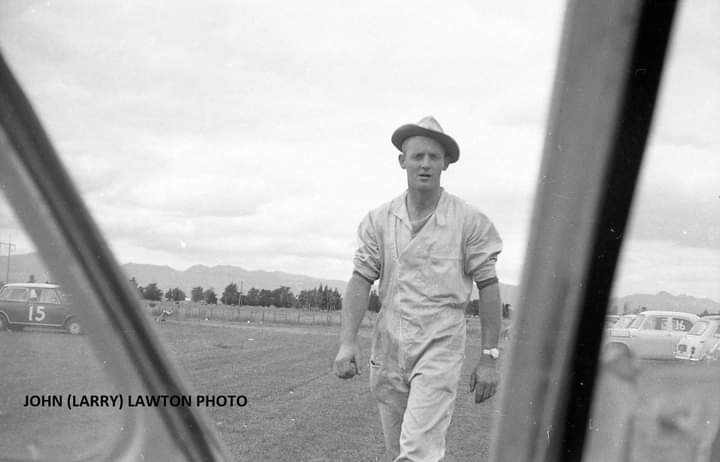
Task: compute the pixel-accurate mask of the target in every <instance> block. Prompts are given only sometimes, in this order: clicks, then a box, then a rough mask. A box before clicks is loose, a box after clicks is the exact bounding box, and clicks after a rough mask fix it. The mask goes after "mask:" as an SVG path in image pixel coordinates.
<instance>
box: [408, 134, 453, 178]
mask: <svg viewBox="0 0 720 462" xmlns="http://www.w3.org/2000/svg"><path fill="white" fill-rule="evenodd" d="M402 147H403V153H402V154H400V156H399V157H398V160H399V161H400V166H401V167H402V168H403V169H405V170H406V171H407V177H408V188H409V189H416V190H421V191H431V190H435V189H439V188H440V175H441V174H442V172H443V170H445V169H447V167H448V162H447V160H446V159H445V150H444V149H443V147H442V145H441V144H440V143H438V142H437V141H435V140H434V139H432V138H426V137H424V136H413V137H411V138H408V139H407V140H405V142H404V143H403V146H402Z"/></svg>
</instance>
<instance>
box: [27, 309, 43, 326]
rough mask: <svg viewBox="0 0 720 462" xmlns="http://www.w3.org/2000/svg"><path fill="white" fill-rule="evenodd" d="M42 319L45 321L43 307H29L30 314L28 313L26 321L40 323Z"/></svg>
mask: <svg viewBox="0 0 720 462" xmlns="http://www.w3.org/2000/svg"><path fill="white" fill-rule="evenodd" d="M43 319H45V307H44V306H33V305H30V313H28V320H30V321H38V322H40V321H42V320H43Z"/></svg>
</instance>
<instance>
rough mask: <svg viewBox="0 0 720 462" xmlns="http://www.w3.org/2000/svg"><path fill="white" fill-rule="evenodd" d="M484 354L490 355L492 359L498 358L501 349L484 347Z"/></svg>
mask: <svg viewBox="0 0 720 462" xmlns="http://www.w3.org/2000/svg"><path fill="white" fill-rule="evenodd" d="M482 354H483V356H490V357H491V358H492V359H498V358H499V357H500V350H498V349H497V348H483V351H482Z"/></svg>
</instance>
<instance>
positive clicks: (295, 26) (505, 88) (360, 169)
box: [0, 0, 720, 284]
mask: <svg viewBox="0 0 720 462" xmlns="http://www.w3.org/2000/svg"><path fill="white" fill-rule="evenodd" d="M563 7H564V3H563V2H560V1H556V2H549V3H548V2H542V3H537V4H536V3H533V4H515V3H512V2H510V3H507V2H505V3H502V2H489V1H483V2H465V1H455V2H449V3H445V4H443V5H440V4H438V3H437V2H430V1H426V0H424V1H421V2H413V3H412V7H408V4H402V3H395V2H391V3H387V2H384V3H381V2H370V3H368V2H363V3H357V2H356V3H352V4H341V3H338V2H331V1H329V0H326V1H321V2H317V3H313V4H312V7H309V6H308V4H306V3H298V2H292V1H289V0H288V1H277V2H272V3H266V2H262V1H245V2H234V1H213V2H204V3H202V4H199V3H192V2H169V1H167V0H166V1H157V2H151V3H148V2H140V1H127V2H121V3H111V4H106V3H96V2H81V1H64V2H52V3H47V2H27V1H12V0H8V1H6V2H2V3H1V4H0V47H2V50H3V54H4V55H5V56H6V57H7V59H8V60H9V62H10V64H11V66H12V68H13V69H14V71H15V72H16V73H17V74H18V76H19V78H20V80H21V82H22V83H23V85H24V86H25V88H26V91H27V92H28V94H29V95H30V97H31V99H32V101H33V103H34V105H35V107H36V108H37V110H38V111H39V113H40V116H41V119H42V121H43V122H44V124H45V125H46V127H47V129H48V131H49V133H50V135H51V137H52V139H53V140H54V142H55V144H56V146H57V148H58V151H59V152H60V154H61V157H62V159H63V161H64V162H65V164H66V165H67V167H68V170H69V171H70V174H71V175H72V177H73V178H74V179H75V181H76V182H77V183H78V185H79V188H80V190H81V192H82V194H83V197H84V198H85V200H86V201H87V202H88V205H89V207H90V209H91V211H92V212H93V214H94V216H95V217H96V219H97V220H98V222H99V224H100V226H101V228H102V229H103V231H104V233H105V235H106V236H107V238H108V240H109V241H110V243H111V245H112V247H113V249H114V250H115V252H116V253H117V255H118V257H119V259H120V260H121V261H130V260H132V261H138V262H142V261H146V262H152V263H158V264H165V263H167V264H171V265H172V266H176V267H179V268H182V267H187V266H190V265H191V264H194V263H205V264H217V263H229V264H239V265H241V266H245V267H247V268H252V269H276V270H283V271H295V272H301V273H307V274H315V275H320V276H323V277H328V278H329V277H334V278H344V277H346V275H347V274H349V270H350V266H349V265H350V258H351V255H352V250H353V246H354V232H355V228H356V226H357V223H358V222H359V221H360V219H361V218H362V216H363V215H364V214H365V213H367V211H368V210H369V209H370V208H372V207H375V206H377V205H379V204H380V203H382V202H385V201H387V200H390V199H391V198H392V197H394V196H396V195H398V194H400V193H401V192H402V190H403V189H404V186H405V177H404V173H403V171H402V170H400V168H399V167H398V165H397V161H396V155H397V153H396V151H395V149H394V148H393V147H392V146H391V145H390V143H389V137H390V134H391V133H392V130H393V129H394V128H395V127H397V126H398V125H400V124H403V123H407V122H412V121H415V120H418V119H419V118H420V117H422V116H424V115H427V114H433V115H435V116H436V117H437V118H438V120H440V122H441V124H442V125H443V126H444V127H445V129H446V130H447V131H448V132H449V133H450V134H452V135H453V136H454V137H455V138H456V139H457V140H458V142H459V143H460V146H461V161H460V162H459V163H458V164H456V165H453V166H451V167H450V169H448V171H447V172H445V177H444V181H445V183H444V185H445V187H446V189H447V190H448V191H449V192H451V193H454V194H457V195H458V196H460V197H463V198H464V199H465V200H467V201H468V202H471V203H473V204H475V205H477V206H478V207H480V208H481V209H482V210H483V211H484V212H485V213H486V214H487V215H488V216H490V217H491V218H492V220H493V221H494V222H495V224H496V226H497V227H498V229H499V230H500V231H501V233H502V235H503V237H504V239H505V242H506V250H505V252H504V253H503V255H502V256H501V259H500V263H499V265H498V268H499V271H500V272H501V277H502V278H504V279H506V280H511V281H517V280H519V274H520V271H521V268H522V258H523V255H524V250H525V245H526V240H527V235H528V231H529V225H530V214H531V208H532V204H533V202H534V194H535V190H536V182H537V177H538V168H539V165H540V157H541V154H542V150H543V142H544V136H545V132H544V123H545V119H546V117H547V107H548V103H549V100H550V91H551V86H552V78H553V72H554V68H555V65H556V50H557V46H558V44H559V40H560V29H561V27H560V26H561V22H562V14H563ZM696 8H697V10H695V9H696ZM701 8H708V10H706V11H710V12H713V11H714V12H717V10H718V6H717V5H716V4H714V3H713V2H712V1H710V0H705V1H698V2H687V4H684V5H683V9H682V14H681V17H680V18H679V22H678V24H679V30H678V33H677V34H676V37H675V39H674V42H673V48H672V56H673V64H672V66H671V67H670V69H669V70H668V72H667V74H666V76H665V79H664V84H663V97H662V99H661V105H660V113H659V114H658V117H657V118H656V121H655V124H654V134H653V138H652V141H651V147H650V150H649V152H648V156H647V162H646V166H645V170H644V172H643V180H642V183H641V185H640V187H639V191H640V196H639V199H638V202H637V204H638V205H636V207H635V209H636V218H635V219H634V226H633V230H632V231H631V237H632V239H633V240H634V241H637V242H659V241H665V242H670V243H672V245H675V246H680V248H690V249H691V250H690V251H689V254H691V255H697V254H696V253H694V252H693V250H692V249H702V248H709V249H717V236H716V234H714V233H716V230H717V223H718V220H717V208H716V204H717V203H716V202H714V201H713V200H711V199H712V198H714V197H717V196H718V192H717V191H716V185H717V184H720V182H719V181H718V178H717V172H718V171H720V165H718V163H717V162H718V161H717V160H715V157H716V156H714V154H716V153H717V151H718V148H719V147H720V144H719V143H720V137H719V135H717V133H720V127H718V125H717V124H718V120H720V114H718V112H717V111H718V109H717V108H718V107H720V101H718V98H720V91H719V89H718V85H719V84H718V82H720V76H719V75H718V66H717V65H716V64H718V63H719V62H720V55H719V54H718V52H717V50H716V49H715V48H713V47H707V46H698V45H697V44H699V43H716V42H717V41H718V40H716V39H720V37H719V36H718V32H717V28H716V27H714V25H713V24H711V22H712V21H710V20H709V18H710V17H712V15H711V14H710V15H705V14H702V11H700V9H701ZM710 8H711V9H712V10H709V9H710ZM693 10H695V11H693ZM698 11H700V14H698ZM715 16H717V15H715ZM688 102H690V106H691V107H690V108H688ZM679 172H683V173H682V174H679ZM0 217H2V215H1V214H0ZM0 219H2V218H0ZM1 223H2V222H0V224H1ZM683 232H684V233H683ZM643 249H646V250H647V249H650V248H649V247H648V248H643ZM648 258H649V257H648ZM699 265H700V266H699V267H702V268H705V266H703V265H704V263H699ZM693 274H695V273H693ZM668 284H670V281H669V282H668Z"/></svg>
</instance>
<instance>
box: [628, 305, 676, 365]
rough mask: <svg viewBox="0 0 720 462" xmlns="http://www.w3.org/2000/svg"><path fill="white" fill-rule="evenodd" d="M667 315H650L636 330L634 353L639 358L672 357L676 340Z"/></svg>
mask: <svg viewBox="0 0 720 462" xmlns="http://www.w3.org/2000/svg"><path fill="white" fill-rule="evenodd" d="M669 325H670V318H669V317H668V316H659V315H651V316H648V317H647V318H646V319H645V322H643V324H642V326H640V329H638V331H637V336H636V337H635V338H634V339H633V340H634V341H635V343H634V346H635V353H636V354H637V355H638V356H639V357H640V358H650V359H661V358H668V357H673V351H674V348H675V344H677V341H676V340H675V339H674V337H672V335H671V331H670V329H669Z"/></svg>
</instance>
